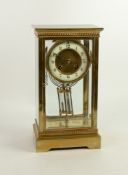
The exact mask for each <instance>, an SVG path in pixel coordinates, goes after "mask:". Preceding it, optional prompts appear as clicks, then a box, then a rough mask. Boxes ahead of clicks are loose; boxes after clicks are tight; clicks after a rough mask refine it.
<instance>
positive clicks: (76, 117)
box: [45, 40, 92, 129]
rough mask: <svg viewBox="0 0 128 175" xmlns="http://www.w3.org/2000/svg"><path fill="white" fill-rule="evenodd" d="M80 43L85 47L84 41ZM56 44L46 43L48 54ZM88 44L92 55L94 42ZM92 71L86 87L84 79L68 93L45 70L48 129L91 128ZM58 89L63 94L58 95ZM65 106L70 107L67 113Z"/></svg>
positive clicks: (72, 86) (89, 72) (89, 73)
mask: <svg viewBox="0 0 128 175" xmlns="http://www.w3.org/2000/svg"><path fill="white" fill-rule="evenodd" d="M78 42H80V43H81V44H83V45H84V43H85V42H84V41H83V40H81V41H80V40H79V41H78ZM55 43H56V41H52V40H46V41H45V46H46V50H47V53H48V52H49V49H50V48H51V47H52V46H53V45H54V44H55ZM88 43H89V44H88V48H87V51H88V52H89V53H91V51H92V41H91V40H88ZM86 47H87V46H86ZM46 55H47V54H46ZM46 58H47V57H46ZM46 62H47V60H46ZM91 71H92V68H91V66H90V67H89V71H88V77H89V78H88V80H87V81H86V83H85V85H84V79H83V78H82V79H81V80H80V81H78V82H77V83H74V84H72V85H71V87H70V88H71V92H69V91H68V92H66V90H65V88H64V87H63V88H62V86H60V84H59V83H58V82H57V81H56V80H55V79H54V78H53V77H52V76H51V75H50V73H49V71H47V69H46V70H45V74H46V83H45V86H46V129H60V128H79V127H91V115H90V112H91V81H92V79H91V78H92V77H91ZM86 75H87V74H86ZM87 85H88V88H87V89H86V91H87V92H86V94H85V89H84V88H85V87H86V86H87ZM57 88H62V89H63V90H62V93H60V89H59V93H58V90H57ZM83 96H84V97H83ZM62 104H63V105H62ZM65 106H68V107H66V108H67V111H66V110H65ZM71 106H72V107H71ZM85 106H86V107H85ZM72 110H73V111H72Z"/></svg>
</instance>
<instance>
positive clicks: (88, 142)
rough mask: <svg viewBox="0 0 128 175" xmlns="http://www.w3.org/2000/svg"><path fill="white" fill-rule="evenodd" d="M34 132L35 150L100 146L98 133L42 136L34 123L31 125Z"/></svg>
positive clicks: (95, 147)
mask: <svg viewBox="0 0 128 175" xmlns="http://www.w3.org/2000/svg"><path fill="white" fill-rule="evenodd" d="M33 128H34V133H35V145H36V151H37V152H46V151H49V150H51V149H57V148H58V149H60V148H78V147H79V148H82V147H85V148H90V149H97V148H100V146H101V137H100V135H99V134H93V135H92V134H90V135H86V134H85V135H75V136H71V135H68V136H58V137H57V136H56V137H54V136H52V137H49V138H48V137H42V136H40V134H39V132H38V128H37V126H36V124H34V125H33Z"/></svg>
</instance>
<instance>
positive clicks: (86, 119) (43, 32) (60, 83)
mask: <svg viewBox="0 0 128 175" xmlns="http://www.w3.org/2000/svg"><path fill="white" fill-rule="evenodd" d="M34 30H35V35H36V109H37V116H36V120H35V123H34V125H33V127H34V133H35V142H36V150H37V151H48V150H51V149H60V148H75V147H88V148H100V144H101V138H100V135H99V134H98V129H97V100H98V47H99V35H100V32H101V31H102V30H103V28H100V27H97V26H94V25H82V26H70V25H69V26H66V25H64V26H34Z"/></svg>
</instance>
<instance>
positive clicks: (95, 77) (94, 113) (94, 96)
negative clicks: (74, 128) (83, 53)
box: [91, 37, 99, 129]
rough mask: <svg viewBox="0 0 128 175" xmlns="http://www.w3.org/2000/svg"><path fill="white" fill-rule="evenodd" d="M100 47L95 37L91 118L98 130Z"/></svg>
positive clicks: (93, 44) (93, 125) (93, 43)
mask: <svg viewBox="0 0 128 175" xmlns="http://www.w3.org/2000/svg"><path fill="white" fill-rule="evenodd" d="M98 46H99V38H98V37H95V38H94V39H93V42H92V100H91V116H92V127H93V128H95V129H96V128H97V104H98Z"/></svg>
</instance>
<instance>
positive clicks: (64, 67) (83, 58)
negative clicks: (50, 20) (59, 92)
mask: <svg viewBox="0 0 128 175" xmlns="http://www.w3.org/2000/svg"><path fill="white" fill-rule="evenodd" d="M46 63H47V65H46V66H47V69H48V71H49V73H50V74H51V75H52V76H53V77H54V78H55V79H56V80H58V81H60V82H75V81H78V80H79V79H80V78H82V77H83V76H84V75H85V73H86V72H87V70H88V66H89V57H88V54H87V52H86V50H85V48H84V46H83V45H82V44H80V43H79V42H76V41H65V42H64V41H63V42H58V43H56V44H55V45H53V47H52V48H51V49H50V51H49V52H48V55H47V61H46Z"/></svg>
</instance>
